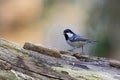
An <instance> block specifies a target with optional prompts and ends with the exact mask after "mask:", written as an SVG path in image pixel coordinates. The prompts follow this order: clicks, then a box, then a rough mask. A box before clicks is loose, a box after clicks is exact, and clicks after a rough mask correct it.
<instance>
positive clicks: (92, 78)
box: [52, 67, 115, 80]
mask: <svg viewBox="0 0 120 80" xmlns="http://www.w3.org/2000/svg"><path fill="white" fill-rule="evenodd" d="M52 68H53V69H54V70H57V71H59V72H61V71H66V72H68V73H69V75H70V76H72V77H74V78H76V79H77V80H115V79H114V77H113V76H112V75H111V74H109V73H106V72H101V71H91V70H84V69H81V70H72V69H70V68H64V67H52Z"/></svg>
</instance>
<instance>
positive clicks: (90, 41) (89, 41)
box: [88, 40, 98, 43]
mask: <svg viewBox="0 0 120 80" xmlns="http://www.w3.org/2000/svg"><path fill="white" fill-rule="evenodd" d="M93 42H98V41H96V40H88V43H93Z"/></svg>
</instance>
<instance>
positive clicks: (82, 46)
mask: <svg viewBox="0 0 120 80" xmlns="http://www.w3.org/2000/svg"><path fill="white" fill-rule="evenodd" d="M82 54H84V52H83V45H82Z"/></svg>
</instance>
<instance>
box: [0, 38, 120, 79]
mask: <svg viewBox="0 0 120 80" xmlns="http://www.w3.org/2000/svg"><path fill="white" fill-rule="evenodd" d="M114 63H115V64H114ZM119 63H120V62H119V61H118V60H116V61H113V60H112V59H107V58H100V57H91V56H88V55H81V54H79V53H73V52H67V51H58V50H54V49H49V48H46V47H43V46H40V45H36V44H33V43H28V42H27V43H25V44H24V46H23V47H21V46H19V45H18V44H16V43H13V42H9V41H7V40H4V39H1V38H0V80H120V69H119ZM116 66H117V67H116ZM3 74H5V75H3ZM7 74H9V76H8V77H6V75H7Z"/></svg>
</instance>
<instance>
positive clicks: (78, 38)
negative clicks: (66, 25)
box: [69, 35, 89, 42]
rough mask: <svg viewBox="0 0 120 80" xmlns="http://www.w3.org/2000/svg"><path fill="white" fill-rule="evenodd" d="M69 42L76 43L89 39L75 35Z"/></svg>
mask: <svg viewBox="0 0 120 80" xmlns="http://www.w3.org/2000/svg"><path fill="white" fill-rule="evenodd" d="M69 40H70V41H72V42H74V41H88V40H89V39H87V38H83V37H81V36H79V35H74V36H72V37H70V38H69Z"/></svg>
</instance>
